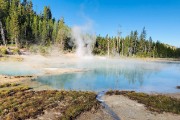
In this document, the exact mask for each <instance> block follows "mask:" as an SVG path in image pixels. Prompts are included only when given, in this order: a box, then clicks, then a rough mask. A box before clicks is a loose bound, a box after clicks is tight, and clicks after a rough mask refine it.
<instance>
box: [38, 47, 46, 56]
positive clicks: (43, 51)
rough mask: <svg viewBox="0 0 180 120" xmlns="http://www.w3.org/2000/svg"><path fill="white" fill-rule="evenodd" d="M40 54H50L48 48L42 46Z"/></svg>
mask: <svg viewBox="0 0 180 120" xmlns="http://www.w3.org/2000/svg"><path fill="white" fill-rule="evenodd" d="M39 52H40V54H41V55H47V54H48V47H45V46H40V47H39Z"/></svg>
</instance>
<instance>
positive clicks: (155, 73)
mask: <svg viewBox="0 0 180 120" xmlns="http://www.w3.org/2000/svg"><path fill="white" fill-rule="evenodd" d="M0 66H1V67H0V74H4V75H27V74H28V75H29V74H31V75H33V74H44V73H43V70H44V68H49V69H59V68H61V69H79V70H81V71H78V72H67V73H63V74H54V75H50V74H48V75H40V76H39V77H38V78H37V79H35V80H32V82H34V81H35V82H37V83H38V85H39V84H41V85H46V86H49V87H51V88H52V89H57V90H60V89H65V90H82V91H87V90H88V91H96V92H99V91H106V90H135V91H141V92H159V93H174V92H179V90H178V89H176V86H178V85H179V84H180V81H179V80H180V62H152V61H151V62H150V61H143V60H136V59H125V58H123V59H115V58H114V59H110V58H105V57H83V58H76V57H67V56H66V57H64V56H60V58H58V59H57V58H49V59H47V58H44V59H43V60H42V61H39V62H37V61H36V62H35V63H30V62H29V61H26V62H22V63H21V62H18V63H11V64H8V63H4V62H0ZM36 87H38V86H36ZM39 87H40V86H39Z"/></svg>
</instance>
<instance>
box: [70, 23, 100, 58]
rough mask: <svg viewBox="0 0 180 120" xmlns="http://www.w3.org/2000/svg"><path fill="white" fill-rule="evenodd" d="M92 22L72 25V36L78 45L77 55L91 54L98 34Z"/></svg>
mask: <svg viewBox="0 0 180 120" xmlns="http://www.w3.org/2000/svg"><path fill="white" fill-rule="evenodd" d="M92 31H93V30H92V22H88V23H87V24H85V25H83V26H77V25H76V26H74V27H72V31H71V36H72V40H73V42H74V43H75V45H76V55H77V56H78V57H83V56H91V55H92V50H93V46H94V43H95V41H96V35H95V33H93V32H92Z"/></svg>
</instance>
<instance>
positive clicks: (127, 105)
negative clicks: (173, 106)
mask: <svg viewBox="0 0 180 120" xmlns="http://www.w3.org/2000/svg"><path fill="white" fill-rule="evenodd" d="M103 100H104V101H105V103H106V104H107V105H108V106H109V107H110V108H111V109H112V110H113V111H114V112H115V113H116V114H117V115H118V116H119V117H120V118H121V120H180V115H176V114H171V113H162V114H160V113H156V112H151V111H148V110H147V109H146V108H145V106H144V105H143V104H140V103H138V102H136V101H133V100H130V99H129V98H127V97H124V96H122V95H112V96H108V95H105V96H104V97H103Z"/></svg>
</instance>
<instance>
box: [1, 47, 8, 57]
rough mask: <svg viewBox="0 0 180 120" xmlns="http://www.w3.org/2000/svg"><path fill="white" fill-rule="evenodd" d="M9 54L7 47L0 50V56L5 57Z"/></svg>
mask: <svg viewBox="0 0 180 120" xmlns="http://www.w3.org/2000/svg"><path fill="white" fill-rule="evenodd" d="M7 53H8V52H7V49H6V47H2V48H0V54H1V55H5V54H7Z"/></svg>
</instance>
